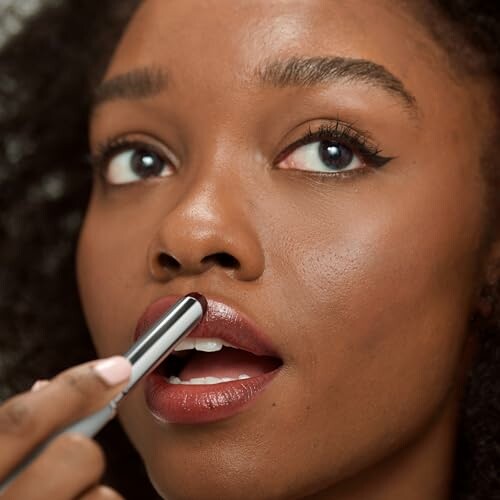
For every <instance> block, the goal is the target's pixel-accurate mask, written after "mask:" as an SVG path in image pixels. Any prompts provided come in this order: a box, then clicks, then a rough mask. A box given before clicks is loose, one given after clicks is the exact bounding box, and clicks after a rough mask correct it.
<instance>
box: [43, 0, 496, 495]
mask: <svg viewBox="0 0 500 500" xmlns="http://www.w3.org/2000/svg"><path fill="white" fill-rule="evenodd" d="M285 7H286V8H285ZM374 19H376V20H377V22H376V23H373V20H374ZM336 20H341V22H335V21H336ZM179 27H182V29H181V28H179ZM402 41H404V43H402ZM208 42H209V43H208ZM292 57H294V58H302V59H306V58H311V57H315V58H317V57H325V58H326V57H328V58H332V57H333V58H347V59H348V60H352V59H355V60H363V61H369V62H371V63H374V64H376V65H378V66H377V67H380V66H382V67H384V68H385V69H386V71H388V72H390V74H391V75H393V78H395V79H397V80H398V81H399V82H401V84H400V85H399V86H398V85H396V86H394V85H392V86H391V85H388V82H389V80H388V79H387V78H386V79H385V80H384V79H381V78H378V79H377V78H375V77H374V74H373V72H371V73H370V79H368V80H367V79H362V78H359V74H358V77H357V78H355V77H353V75H352V74H350V75H349V76H350V77H349V78H345V77H344V78H339V77H338V73H337V74H336V78H331V77H330V78H328V79H323V80H322V81H321V82H315V83H314V84H313V85H307V86H304V85H297V82H288V83H290V84H289V85H275V84H273V82H271V81H270V79H269V78H268V79H267V80H266V81H265V82H262V81H261V80H262V73H263V71H262V67H263V66H265V65H266V64H267V65H269V62H270V61H279V62H280V63H281V64H283V61H285V62H286V61H289V60H290V58H292ZM337 61H338V59H337ZM148 67H152V68H154V72H153V73H154V75H156V78H157V79H156V80H155V82H154V83H155V85H153V86H152V88H153V90H154V92H152V93H151V92H150V93H149V94H151V95H148V96H145V95H139V96H138V95H135V96H128V97H126V98H125V97H124V96H123V95H122V96H121V97H119V98H117V97H116V96H114V98H113V99H111V100H110V99H108V100H105V99H104V97H103V96H106V92H102V93H101V94H100V95H101V98H102V99H101V100H100V102H99V105H98V106H97V107H96V108H95V110H94V112H93V114H92V116H91V122H90V142H91V147H92V150H93V151H94V153H97V152H98V150H99V145H100V144H102V143H105V142H107V141H109V140H116V139H120V140H122V141H123V140H125V139H126V140H129V141H133V142H134V143H138V142H139V143H140V144H141V145H142V146H141V147H142V148H144V147H146V148H149V149H148V150H149V151H153V152H155V154H157V155H158V156H159V157H162V158H164V159H165V160H166V159H167V158H168V159H169V160H170V162H169V161H166V162H165V169H164V170H162V174H161V175H159V176H158V177H157V178H148V179H140V178H134V177H133V176H132V177H131V176H130V175H131V171H130V169H129V168H128V164H127V162H126V161H125V160H126V158H127V157H126V156H123V154H122V153H123V151H127V149H126V148H125V149H124V150H123V151H122V153H120V154H122V156H119V154H117V155H115V156H114V157H113V158H111V159H110V160H109V161H107V162H105V164H104V165H101V166H104V168H103V169H102V170H101V173H100V174H97V175H96V180H95V185H94V191H93V195H92V199H91V203H90V206H89V210H88V213H87V218H86V222H85V226H84V229H83V231H82V234H81V239H80V247H79V258H78V275H79V283H80V289H81V296H82V302H83V305H84V309H85V313H86V316H87V320H88V323H89V326H90V329H91V332H92V335H93V339H94V342H95V345H96V347H97V350H98V352H99V353H100V354H101V355H103V356H107V355H111V354H114V353H118V352H123V351H125V350H126V349H127V347H128V346H129V345H130V343H131V341H132V332H133V330H134V327H135V324H136V322H137V319H138V318H139V316H140V315H141V313H142V312H143V311H144V309H145V308H146V307H147V306H148V305H149V304H150V303H151V302H153V301H154V300H156V299H158V298H159V297H162V296H164V295H167V294H179V295H182V294H184V293H187V292H190V291H192V290H197V291H199V292H201V293H203V294H205V295H207V296H208V297H210V298H214V299H217V300H220V301H223V302H225V303H228V304H230V305H231V306H233V307H235V308H237V309H239V310H241V311H243V312H244V313H245V314H246V315H248V316H250V317H251V318H252V320H253V321H254V322H255V323H256V324H257V325H259V327H260V328H261V329H262V330H264V331H265V333H266V334H267V335H268V336H269V337H270V338H271V339H272V341H273V343H274V345H276V346H277V348H278V350H279V352H280V355H281V357H282V359H283V368H282V370H281V372H280V374H279V375H278V376H277V377H276V378H275V380H274V381H273V382H272V383H271V385H269V387H268V388H267V389H266V390H265V391H264V392H263V393H262V394H260V395H259V397H258V398H257V399H256V400H255V401H254V402H253V403H252V404H251V405H250V406H249V407H247V408H246V409H245V410H244V411H242V412H241V413H239V414H237V415H235V416H233V417H231V418H228V419H225V420H221V421H219V422H214V423H211V424H204V425H193V426H189V427H186V426H181V425H168V424H165V423H160V422H158V421H157V420H156V419H155V418H154V417H153V416H152V415H151V413H150V412H149V411H148V409H147V406H146V404H145V402H144V395H143V391H142V390H141V389H138V390H136V391H135V392H134V393H132V394H131V395H130V397H129V398H128V399H127V401H126V402H124V404H123V406H122V410H121V415H120V417H121V419H122V422H123V424H124V426H125V429H126V431H127V432H128V434H129V436H130V438H131V440H132V441H133V443H134V445H135V446H136V447H137V449H138V450H139V452H140V453H141V455H142V457H143V459H144V461H145V464H146V466H147V468H148V470H149V473H150V476H151V479H152V481H153V483H154V484H155V486H156V487H157V489H158V491H159V492H160V494H162V495H165V496H167V497H168V498H171V499H177V498H179V499H180V498H187V499H193V498H234V499H236V498H238V499H244V498H249V499H250V498H304V497H311V498H327V499H329V498H335V499H336V500H338V499H341V500H344V499H356V500H360V499H361V500H378V499H384V500H391V499H401V498H404V499H407V500H421V499H424V498H425V499H436V500H438V499H445V498H449V485H450V480H451V471H452V462H453V448H454V441H455V432H456V419H457V414H458V404H459V401H460V396H461V390H462V385H463V375H464V373H465V370H466V368H467V366H468V364H469V359H470V356H471V352H472V350H473V342H472V341H470V340H469V339H470V333H471V332H470V331H469V329H468V319H469V316H470V314H471V312H472V311H473V310H474V308H475V307H476V305H477V294H478V290H479V288H480V286H481V284H482V283H483V281H484V279H485V275H486V274H487V270H488V266H489V264H490V263H492V262H493V255H494V246H493V245H491V244H490V245H489V246H486V245H485V244H484V238H483V235H484V234H485V231H486V224H487V217H486V215H485V212H486V207H485V206H484V200H485V198H486V196H485V193H486V185H485V182H484V181H483V178H482V176H481V166H480V159H481V157H482V153H483V151H484V149H485V145H486V140H485V134H484V130H483V129H481V128H480V127H478V126H477V123H481V124H482V127H483V126H484V129H485V130H489V129H491V127H493V126H494V117H493V115H492V114H491V112H490V108H489V105H488V99H489V96H490V92H491V88H490V87H489V84H488V82H484V81H478V80H473V79H472V78H468V77H462V78H460V79H459V78H458V77H457V74H456V72H455V70H454V68H453V63H452V62H451V60H450V58H449V55H448V54H447V53H446V52H445V51H444V50H443V49H442V48H441V47H440V46H439V45H438V44H437V42H435V41H434V39H433V38H432V37H431V36H430V34H429V33H428V32H427V31H426V30H425V28H424V27H423V26H422V25H421V24H419V22H418V21H417V20H416V19H415V17H414V16H413V12H410V11H409V10H408V9H407V8H406V7H398V8H395V7H394V2H388V1H377V2H370V3H369V5H367V3H366V2H362V1H357V0H354V1H349V2H347V1H345V2H344V1H340V0H336V1H330V0H329V1H326V0H311V1H308V2H301V1H286V2H285V1H283V0H280V1H278V0H276V1H269V0H265V1H264V0H254V1H251V2H234V1H232V0H216V1H215V0H213V1H200V0H189V1H184V2H165V1H163V0H146V1H145V2H144V3H143V4H142V6H141V8H140V9H139V11H138V13H137V14H136V16H135V17H134V19H133V20H132V22H131V24H130V25H129V27H128V29H127V32H126V34H125V36H124V38H123V40H122V41H121V43H120V45H119V47H118V50H117V52H116V53H115V55H114V57H113V59H112V61H111V64H110V66H109V68H108V70H107V73H106V76H105V78H104V81H105V82H111V81H115V82H116V81H117V80H116V78H117V77H119V76H120V75H124V74H127V73H129V72H133V71H136V70H141V71H142V70H144V68H148ZM372 68H373V67H372ZM167 72H168V78H167V79H168V83H167V85H161V84H160V83H164V80H166V79H165V78H164V77H162V78H159V77H158V73H161V74H162V75H163V74H164V73H167ZM384 74H385V73H384ZM394 81H396V80H392V83H394ZM274 83H276V82H274ZM108 90H109V87H108ZM150 90H151V89H150ZM107 96H108V97H109V92H108V94H107ZM339 124H340V125H339ZM328 127H329V128H328ZM325 128H328V130H330V133H331V130H332V129H335V130H339V128H340V129H341V130H343V131H344V139H345V136H346V135H347V136H348V137H349V138H351V139H352V137H353V136H356V137H359V136H360V135H362V136H363V137H364V139H363V141H362V142H363V143H365V144H366V143H367V144H369V148H368V149H369V150H370V151H369V153H370V154H367V152H366V151H363V148H362V147H361V146H359V145H358V146H356V147H354V146H353V145H352V144H343V145H344V146H346V147H349V148H350V149H349V150H350V151H351V153H353V156H352V159H351V161H350V162H349V163H348V166H347V167H346V168H344V169H343V170H345V173H341V172H332V171H329V172H327V173H324V172H323V173H320V172H319V170H320V169H321V170H324V165H322V163H321V161H320V159H319V157H318V155H317V154H316V155H315V151H316V152H317V150H315V149H314V148H312V147H311V144H314V140H311V141H310V143H308V144H300V145H297V141H299V140H300V139H301V138H303V137H304V136H305V135H307V134H308V133H309V132H312V133H316V132H318V131H319V130H324V129H325ZM353 131H354V133H353ZM366 136H367V137H366ZM351 139H349V140H351ZM315 140H316V142H317V141H318V140H319V139H315ZM308 148H309V149H308ZM129 149H130V148H129ZM379 157H383V159H384V161H385V163H384V165H383V166H377V164H379V165H380V164H381V163H383V162H382V160H381V159H380V158H379ZM222 253H224V254H226V255H228V256H231V257H232V259H230V260H229V261H228V260H227V259H226V260H225V261H222V260H221V259H220V258H219V257H217V255H220V254H222ZM161 254H163V255H169V256H171V257H173V258H174V259H175V260H176V261H177V262H178V263H179V264H180V266H179V267H174V266H171V265H160V261H159V259H158V257H159V255H161ZM164 264H165V262H164ZM44 390H46V389H44ZM47 411H49V409H47ZM66 480H67V481H71V480H72V479H71V475H70V476H68V477H67V478H66Z"/></svg>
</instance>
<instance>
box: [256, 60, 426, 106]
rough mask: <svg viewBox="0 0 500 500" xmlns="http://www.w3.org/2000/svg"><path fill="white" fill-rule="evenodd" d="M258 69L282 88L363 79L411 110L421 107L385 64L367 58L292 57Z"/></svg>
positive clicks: (265, 79) (265, 80)
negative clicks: (399, 100) (400, 100)
mask: <svg viewBox="0 0 500 500" xmlns="http://www.w3.org/2000/svg"><path fill="white" fill-rule="evenodd" d="M257 73H258V78H259V79H260V80H261V81H262V82H263V83H264V84H266V85H271V86H273V87H279V88H284V87H313V86H316V85H322V84H325V83H332V82H336V81H339V80H340V81H345V82H347V83H349V82H359V83H364V84H367V85H371V86H373V87H377V88H381V89H382V90H384V91H386V92H388V93H389V94H391V95H394V96H396V97H398V98H400V99H402V101H403V103H404V104H405V106H406V107H407V108H409V109H410V110H411V111H417V110H418V107H417V100H416V99H415V97H414V96H413V95H412V94H411V93H410V92H409V91H408V90H407V89H406V88H405V86H404V84H403V82H402V81H401V80H400V79H399V78H397V77H396V76H395V75H393V74H392V73H391V72H390V71H389V70H387V69H386V68H385V67H384V66H382V65H380V64H377V63H374V62H373V61H369V60H366V59H351V58H345V57H306V58H303V57H291V58H289V59H285V60H277V61H271V62H267V63H265V64H264V65H263V66H262V67H260V68H258V70H257Z"/></svg>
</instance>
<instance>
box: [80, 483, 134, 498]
mask: <svg viewBox="0 0 500 500" xmlns="http://www.w3.org/2000/svg"><path fill="white" fill-rule="evenodd" d="M78 500H125V499H124V498H123V497H122V496H121V495H120V494H119V493H117V492H116V491H115V490H112V489H111V488H109V487H108V486H95V487H94V488H92V489H91V490H90V491H88V492H87V493H85V494H84V495H82V496H80V497H78Z"/></svg>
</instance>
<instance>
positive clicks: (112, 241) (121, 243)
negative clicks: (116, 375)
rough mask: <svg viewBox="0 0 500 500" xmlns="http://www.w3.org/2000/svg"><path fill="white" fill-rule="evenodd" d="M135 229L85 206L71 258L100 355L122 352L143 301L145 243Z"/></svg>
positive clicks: (145, 297)
mask: <svg viewBox="0 0 500 500" xmlns="http://www.w3.org/2000/svg"><path fill="white" fill-rule="evenodd" d="M143 241H147V240H143V239H142V238H141V235H140V234H139V231H138V228H137V226H135V225H134V224H133V223H132V222H131V223H129V224H123V221H119V219H118V218H117V217H115V216H114V215H113V214H112V213H111V214H110V213H108V212H107V211H106V210H101V209H100V207H99V205H98V203H97V202H94V201H91V204H90V206H89V209H88V212H87V216H86V219H85V223H84V226H83V228H82V231H81V234H80V239H79V245H78V254H77V276H78V284H79V289H80V297H81V301H82V305H83V310H84V313H85V317H86V320H87V324H88V326H89V329H90V332H91V335H92V339H93V342H94V344H95V346H96V349H97V351H98V353H99V355H100V356H108V355H111V354H117V353H122V352H125V351H126V350H127V349H128V347H129V346H130V343H131V342H132V338H133V333H134V328H135V322H136V320H137V318H138V317H139V316H140V314H141V312H142V311H143V309H144V304H146V303H147V300H148V291H147V290H145V289H144V286H140V285H144V281H145V276H146V274H147V265H146V264H147V263H146V259H145V255H146V248H147V243H144V242H143Z"/></svg>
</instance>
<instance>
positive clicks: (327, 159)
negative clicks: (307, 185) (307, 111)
mask: <svg viewBox="0 0 500 500" xmlns="http://www.w3.org/2000/svg"><path fill="white" fill-rule="evenodd" d="M279 166H280V168H284V169H294V170H306V171H311V172H330V173H337V172H346V171H349V170H355V169H358V168H362V167H363V166H364V162H363V160H362V159H361V158H359V157H358V155H356V154H355V153H354V151H353V150H352V149H351V148H350V147H349V146H346V145H344V144H341V143H340V142H338V141H331V140H322V141H316V142H312V143H310V144H305V145H303V146H299V147H297V148H296V149H294V150H293V151H292V152H291V153H289V154H288V155H287V156H286V157H285V158H284V159H283V160H282V161H281V162H280V164H279Z"/></svg>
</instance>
